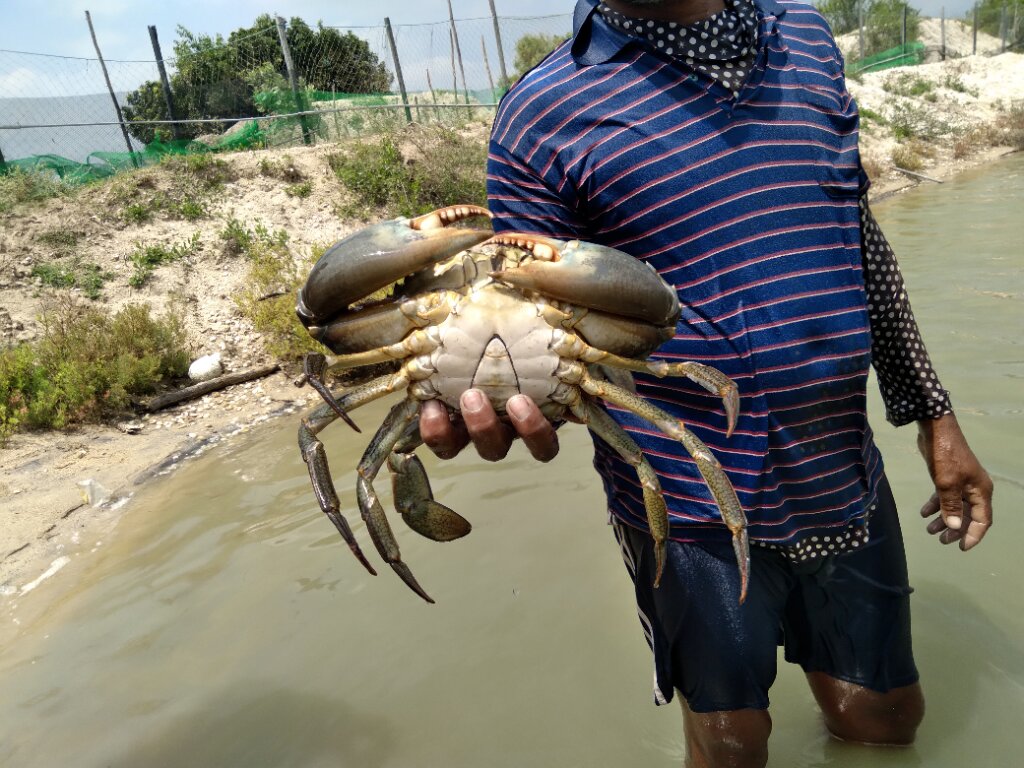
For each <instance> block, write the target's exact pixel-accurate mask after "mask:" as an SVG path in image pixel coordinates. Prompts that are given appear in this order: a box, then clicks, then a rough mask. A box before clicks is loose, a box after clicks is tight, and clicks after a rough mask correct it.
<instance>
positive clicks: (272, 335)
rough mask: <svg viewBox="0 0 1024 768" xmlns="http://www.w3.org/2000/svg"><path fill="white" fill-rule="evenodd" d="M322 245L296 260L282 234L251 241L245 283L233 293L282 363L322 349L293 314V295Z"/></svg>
mask: <svg viewBox="0 0 1024 768" xmlns="http://www.w3.org/2000/svg"><path fill="white" fill-rule="evenodd" d="M325 250H326V246H323V247H316V248H313V250H312V252H311V254H310V257H309V259H307V260H304V261H302V262H297V261H296V259H295V258H294V257H293V256H292V253H291V251H290V250H289V249H288V246H287V244H286V243H285V242H284V240H283V239H282V238H280V237H279V238H277V239H276V240H274V239H259V238H256V239H254V240H253V241H252V243H251V245H250V247H249V249H248V250H247V252H246V255H247V256H248V258H249V261H250V267H249V274H248V277H247V279H246V284H245V287H244V288H243V289H242V291H240V292H239V294H238V295H237V296H236V297H235V303H236V304H237V305H238V308H239V310H240V311H241V312H242V314H243V315H244V316H245V317H246V318H248V319H249V321H250V322H251V323H252V325H253V327H254V328H255V329H256V330H257V331H259V333H260V334H261V335H262V337H263V343H264V345H265V346H266V348H267V351H268V352H269V353H270V354H271V355H273V356H274V357H276V358H277V359H279V360H281V361H283V362H285V363H295V362H297V361H298V360H300V359H301V358H302V357H303V356H304V355H305V354H306V353H307V352H324V351H325V350H324V348H323V347H321V346H320V345H319V344H317V342H315V341H314V340H313V339H312V337H311V336H310V335H309V334H308V333H307V332H306V329H305V327H303V325H302V323H301V322H299V319H298V317H297V316H296V314H295V296H296V294H297V293H298V290H299V288H300V287H301V286H302V284H303V283H304V282H305V280H306V276H307V275H308V274H309V270H310V268H311V267H312V265H313V264H314V263H315V262H316V261H317V259H319V258H320V256H322V255H323V252H324V251H325Z"/></svg>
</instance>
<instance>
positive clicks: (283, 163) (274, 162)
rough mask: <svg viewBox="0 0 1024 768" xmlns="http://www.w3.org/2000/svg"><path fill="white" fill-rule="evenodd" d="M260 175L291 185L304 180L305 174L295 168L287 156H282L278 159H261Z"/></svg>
mask: <svg viewBox="0 0 1024 768" xmlns="http://www.w3.org/2000/svg"><path fill="white" fill-rule="evenodd" d="M260 175H261V176H269V177H270V178H272V179H281V180H282V181H288V182H291V183H292V184H296V183H298V182H300V181H305V180H306V174H304V173H303V172H302V171H300V170H299V169H298V168H296V167H295V163H294V161H293V160H292V158H291V157H290V156H289V155H284V156H282V157H281V158H280V159H278V158H274V157H263V158H261V159H260Z"/></svg>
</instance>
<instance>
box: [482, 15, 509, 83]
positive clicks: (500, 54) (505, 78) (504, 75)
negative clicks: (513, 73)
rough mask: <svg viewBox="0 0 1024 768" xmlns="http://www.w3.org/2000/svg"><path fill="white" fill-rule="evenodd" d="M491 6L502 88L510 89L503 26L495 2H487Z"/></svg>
mask: <svg viewBox="0 0 1024 768" xmlns="http://www.w3.org/2000/svg"><path fill="white" fill-rule="evenodd" d="M487 2H488V4H489V5H490V6H491V21H492V22H494V41H495V42H496V43H497V44H498V71H499V72H501V87H502V88H508V86H509V82H508V72H506V71H505V49H504V48H502V46H501V25H500V24H499V23H498V12H497V11H496V10H495V8H494V0H487Z"/></svg>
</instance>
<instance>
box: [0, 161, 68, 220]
mask: <svg viewBox="0 0 1024 768" xmlns="http://www.w3.org/2000/svg"><path fill="white" fill-rule="evenodd" d="M70 191H71V186H70V185H69V184H67V183H65V182H64V181H63V180H61V178H60V177H59V176H57V174H55V173H53V172H52V171H46V170H42V169H38V170H37V169H31V170H23V169H21V168H17V167H15V168H13V169H12V170H10V171H8V172H7V173H5V174H2V175H0V213H7V212H9V211H11V210H13V209H14V207H15V206H17V205H22V204H25V203H35V202H39V201H41V200H48V199H49V198H51V197H59V196H61V195H67V194H69V193H70Z"/></svg>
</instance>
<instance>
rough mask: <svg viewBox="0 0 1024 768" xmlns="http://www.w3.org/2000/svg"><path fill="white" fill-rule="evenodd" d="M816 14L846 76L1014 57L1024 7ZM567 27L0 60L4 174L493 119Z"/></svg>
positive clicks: (873, 1)
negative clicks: (946, 13)
mask: <svg viewBox="0 0 1024 768" xmlns="http://www.w3.org/2000/svg"><path fill="white" fill-rule="evenodd" d="M1000 2H1002V4H999V3H1000ZM818 6H819V8H820V10H821V11H822V12H823V13H824V14H825V16H826V17H827V18H828V19H829V21H830V22H831V23H832V25H833V28H834V29H835V30H836V32H837V40H838V41H839V44H840V47H841V48H842V49H843V51H844V54H845V55H846V59H847V67H848V70H849V71H851V72H865V71H872V70H874V69H878V68H884V67H888V66H896V65H903V64H913V63H920V62H922V61H926V60H934V59H937V58H948V57H957V56H964V55H970V54H972V53H977V54H993V53H1000V52H1002V51H1005V50H1019V46H1020V41H1021V35H1022V32H1024V0H981V2H980V3H979V4H978V5H977V6H976V7H975V9H974V10H973V11H972V12H971V13H968V14H967V16H966V17H965V18H961V19H952V18H923V17H922V16H921V14H920V13H919V12H918V11H916V10H915V9H913V8H912V7H910V6H908V5H907V4H906V3H905V2H903V0H820V1H819V3H818ZM571 27H572V17H571V15H570V14H557V15H550V16H540V17H497V16H495V17H491V16H487V17H483V18H471V19H457V20H456V19H447V20H442V21H438V22H434V23H426V24H391V23H390V22H389V21H386V23H385V24H383V25H380V26H373V27H344V26H329V25H326V26H325V25H323V24H318V25H317V26H315V27H312V26H310V25H308V24H306V23H305V22H304V21H302V20H301V19H298V18H293V19H291V20H288V21H285V20H283V19H278V18H275V17H272V16H269V15H263V16H260V17H258V18H257V19H256V21H255V22H254V24H253V25H252V26H251V27H249V28H246V29H240V30H235V31H234V32H232V33H230V34H229V35H227V37H223V36H221V35H214V36H208V35H194V34H192V33H189V32H188V31H186V30H184V29H182V28H179V30H178V35H177V39H176V40H175V41H174V42H173V45H171V46H170V48H169V50H168V51H164V52H160V50H159V42H158V40H157V37H156V30H155V29H154V28H150V34H151V39H152V41H153V46H154V58H153V59H152V60H146V61H120V60H106V61H105V62H101V61H100V59H98V58H95V59H93V58H73V57H64V56H53V55H43V54H36V53H25V52H19V51H8V50H0V170H2V169H3V168H5V167H6V168H10V167H23V168H24V167H39V166H43V167H46V168H50V169H52V170H54V171H55V172H57V173H59V174H60V175H61V176H63V177H65V178H73V179H74V178H79V179H85V180H87V179H91V178H95V177H97V176H104V175H109V174H111V173H115V172H117V171H118V170H120V169H122V168H126V167H132V166H134V165H138V164H140V163H147V162H153V161H154V160H156V159H159V158H160V157H161V156H163V155H164V154H166V153H168V152H186V151H188V152H195V151H210V150H219V149H239V148H248V147H267V146H289V145H295V144H302V143H305V144H311V143H315V142H320V141H336V140H340V139H345V138H349V137H354V136H364V135H368V134H372V133H375V132H379V131H382V130H387V129H391V128H395V127H397V126H400V125H403V124H405V123H406V122H411V121H415V122H419V123H435V122H439V123H445V124H459V123H466V122H468V121H475V120H486V119H489V118H490V117H491V116H492V115H493V113H494V109H495V107H496V105H497V102H498V100H499V99H500V96H501V94H502V93H503V92H504V90H505V89H507V87H508V85H509V84H510V83H511V82H512V81H513V80H515V79H516V78H517V77H518V75H519V74H521V73H522V71H523V70H525V69H528V68H529V67H530V66H532V65H533V63H535V62H536V61H537V60H538V59H539V58H541V57H542V56H543V55H544V54H545V53H546V52H547V51H549V50H550V49H551V48H553V47H554V46H555V45H557V43H558V42H559V41H560V40H563V39H565V38H566V37H568V36H569V35H570V33H571ZM993 30H995V32H996V33H997V34H993ZM161 64H162V65H163V70H164V74H163V75H162V73H161V66H160V65H161ZM104 65H105V67H106V70H107V74H108V75H109V81H110V88H109V89H108V88H107V85H106V81H105V79H104V73H103V66H104ZM115 104H116V106H115ZM122 121H123V122H124V123H125V126H124V129H125V130H123V129H122V125H121V123H122ZM126 134H127V135H126ZM5 161H6V162H5Z"/></svg>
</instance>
